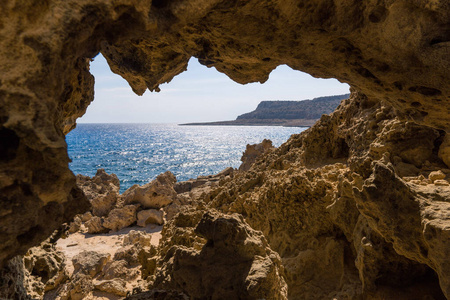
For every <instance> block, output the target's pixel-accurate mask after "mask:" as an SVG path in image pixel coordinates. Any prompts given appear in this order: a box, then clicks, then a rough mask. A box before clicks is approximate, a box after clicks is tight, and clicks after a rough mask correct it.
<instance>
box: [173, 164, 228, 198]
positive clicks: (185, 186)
mask: <svg viewBox="0 0 450 300" xmlns="http://www.w3.org/2000/svg"><path fill="white" fill-rule="evenodd" d="M233 172H234V169H233V168H232V167H228V168H226V169H224V170H222V171H220V172H219V173H217V174H215V175H209V176H199V177H197V179H189V180H186V181H181V182H177V183H175V185H174V189H175V191H176V192H177V193H178V194H181V193H187V192H190V191H192V190H193V189H195V188H198V187H200V186H203V185H205V184H208V185H211V184H213V183H218V182H219V181H220V180H221V179H223V178H225V177H227V176H231V175H232V174H233Z"/></svg>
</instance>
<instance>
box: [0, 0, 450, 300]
mask: <svg viewBox="0 0 450 300" xmlns="http://www.w3.org/2000/svg"><path fill="white" fill-rule="evenodd" d="M449 20H450V4H449V3H448V1H445V0H435V1H431V0H412V1H411V0H369V1H364V2H363V3H362V2H361V1H356V0H351V1H348V0H314V1H313V0H306V1H301V2H298V1H290V0H283V1H281V0H268V1H257V0H250V1H239V0H232V1H219V0H195V1H188V0H171V1H160V0H154V1H150V0H146V1H138V0H117V1H113V2H111V1H107V0H89V1H88V0H76V1H75V0H64V1H63V0H44V1H36V0H25V1H23V0H7V1H2V2H1V4H0V61H1V64H0V106H1V108H2V109H1V110H0V139H1V144H0V195H1V196H0V204H1V205H0V216H1V218H0V245H1V246H0V266H2V265H4V263H5V261H6V260H8V259H10V258H12V257H13V256H15V255H17V254H24V253H25V252H26V250H27V249H28V248H30V247H31V246H33V245H37V244H38V243H39V242H41V241H42V240H44V239H45V238H46V237H48V236H49V235H50V234H51V232H53V230H55V229H56V228H58V227H59V226H60V224H61V223H63V222H66V221H68V220H70V219H72V218H73V216H74V215H75V214H77V213H81V212H83V211H86V210H87V209H88V205H89V203H88V201H87V200H86V197H85V196H84V195H83V193H82V192H81V190H80V189H79V188H77V187H76V185H75V177H74V175H73V174H72V173H71V172H70V171H69V169H68V162H69V158H68V156H67V145H66V143H65V140H64V134H65V133H67V132H69V131H70V130H71V129H73V128H74V126H75V121H76V118H78V117H80V116H81V115H83V114H84V112H85V110H86V108H87V106H88V105H89V103H90V102H91V101H92V100H93V95H94V90H93V84H94V78H93V77H92V75H91V74H90V73H89V61H90V59H92V58H93V57H94V56H95V55H97V54H98V53H99V52H101V53H102V54H103V55H104V56H105V57H106V59H107V61H108V63H109V64H110V67H111V70H112V71H113V72H115V73H118V74H120V75H121V76H123V77H124V78H125V79H126V80H127V81H128V82H129V84H130V86H131V88H132V89H133V90H134V91H135V92H136V93H137V94H142V93H144V91H145V90H146V89H147V88H148V89H150V90H152V91H154V90H158V89H159V88H158V85H159V84H161V83H163V82H168V81H170V80H171V79H172V78H173V76H175V75H177V74H179V73H180V72H182V71H184V70H185V69H186V65H187V62H188V60H189V59H190V58H191V57H192V56H194V57H197V58H198V59H199V61H200V62H201V63H202V64H204V65H206V66H208V67H215V68H216V69H217V70H218V71H220V72H223V73H225V74H227V75H228V76H229V77H230V78H231V79H233V80H235V81H236V82H239V83H247V82H253V81H260V82H264V81H265V80H267V78H268V76H269V73H270V72H271V71H272V70H273V69H274V68H275V67H276V66H278V65H280V64H287V65H289V66H290V67H292V68H294V69H296V70H302V71H306V72H308V73H310V74H312V75H313V76H316V77H324V78H329V77H334V78H337V79H339V80H341V81H343V82H347V83H349V84H350V85H351V86H352V87H353V88H355V89H357V90H358V91H359V93H358V95H356V94H354V95H353V98H352V100H351V101H349V102H348V103H347V102H346V103H344V106H345V107H346V108H345V109H343V108H341V109H340V113H338V114H335V115H334V116H333V117H323V118H322V120H321V121H320V122H319V124H318V125H316V126H315V127H314V128H313V129H311V130H309V131H308V132H307V133H305V134H304V135H302V136H301V137H297V138H294V139H292V140H291V141H290V142H289V143H287V144H285V145H284V146H283V147H281V148H280V150H278V151H277V152H273V154H270V157H271V158H269V159H268V160H267V164H270V165H267V167H269V170H268V172H269V173H270V174H271V173H273V174H279V175H280V177H272V175H271V176H268V175H267V174H269V173H267V172H252V171H251V170H250V171H249V172H248V173H246V174H245V175H242V176H241V177H239V178H236V179H235V180H242V184H239V185H238V186H239V190H236V192H239V193H240V194H242V195H256V194H253V193H249V194H245V191H249V192H250V191H252V190H254V189H255V188H256V187H258V188H263V189H266V192H264V193H262V194H260V196H258V197H259V198H256V196H253V197H254V198H252V199H253V200H252V201H253V202H249V203H247V202H246V201H250V200H248V199H251V198H248V199H247V198H246V197H247V196H246V197H245V199H247V200H246V201H244V202H243V203H246V205H250V204H251V203H254V204H253V205H254V206H255V205H256V204H255V203H258V202H257V200H258V201H259V202H260V203H259V204H257V206H263V205H267V209H268V210H267V214H265V215H264V216H263V215H261V212H260V211H257V210H254V211H250V210H248V209H247V208H245V207H244V206H242V204H240V202H239V201H240V200H239V199H241V198H239V199H237V201H235V200H233V201H230V199H231V198H230V199H228V200H227V201H225V199H227V197H226V196H224V195H225V194H226V192H224V193H225V194H223V193H219V194H218V196H217V197H212V196H211V201H212V203H220V201H224V203H223V205H225V206H224V209H225V208H226V206H227V205H231V204H226V203H236V204H233V205H231V206H232V207H233V209H234V210H238V211H240V212H241V213H242V214H243V215H244V216H245V217H246V219H247V221H248V222H249V223H250V225H251V226H253V227H255V228H256V229H258V228H259V229H261V230H262V231H263V232H264V233H265V235H266V236H267V238H268V240H269V243H271V247H272V248H273V249H274V250H276V251H278V252H279V254H280V255H281V257H284V259H285V262H284V263H285V264H286V269H289V268H291V270H294V269H295V268H297V270H299V271H301V270H304V269H305V266H306V264H307V263H306V262H311V261H314V260H321V259H322V258H324V257H326V258H330V259H329V261H330V262H333V263H336V266H335V267H333V270H340V271H336V272H337V273H336V274H338V273H340V274H344V275H343V277H342V278H343V279H342V280H343V281H342V284H343V285H339V286H349V285H351V286H355V284H356V286H359V284H360V283H358V281H357V280H356V281H355V280H354V279H353V278H354V276H358V277H359V278H360V279H361V282H363V284H362V285H361V289H362V291H363V293H365V291H368V292H367V293H369V292H370V291H371V290H372V291H375V290H374V289H373V286H374V285H375V286H376V287H380V286H384V285H383V284H384V283H383V282H382V281H381V282H380V281H379V280H378V279H374V278H379V274H391V273H393V272H394V271H393V270H392V269H393V268H394V267H393V265H394V266H406V267H405V268H404V269H403V267H398V268H399V269H403V270H405V272H404V273H408V274H416V275H417V276H414V278H420V276H421V275H420V274H425V273H427V272H429V270H428V271H427V270H424V269H423V266H417V264H421V265H426V266H427V268H431V269H432V270H434V272H435V273H436V274H437V276H438V277H439V280H440V286H441V288H442V290H443V291H444V293H445V294H446V295H447V296H448V295H449V291H448V286H447V284H446V282H448V277H447V276H448V274H446V270H447V269H448V267H446V265H445V260H444V258H445V255H447V254H446V253H445V251H444V252H442V251H441V250H440V249H446V247H447V246H446V244H445V243H446V242H447V240H446V237H447V235H448V229H447V228H448V227H446V226H447V223H446V222H447V221H446V220H447V219H445V218H446V216H447V215H446V212H447V210H445V209H444V208H443V207H445V205H446V203H448V194H447V190H446V189H447V188H448V187H447V186H446V185H445V184H446V183H445V182H444V181H439V180H445V178H444V179H436V180H434V179H433V178H427V177H426V176H425V175H427V172H428V170H427V169H424V168H437V169H442V170H445V168H446V167H448V166H449V161H450V159H449V156H448V154H449V149H450V137H449V136H450V135H449V134H448V132H449V128H450V126H449V125H450V121H449V120H450V118H449V117H448V116H449V112H450V101H449V95H450V86H449V85H448V82H449V76H450V75H449V73H448V70H449V67H450V61H449V60H448V57H449V42H450V38H449V36H450V33H449V29H448V28H449V27H450V26H449V25H450V24H449V23H450V21H449ZM411 121H412V122H411ZM445 131H446V132H447V135H445ZM385 153H387V154H386V155H384V154H385ZM275 156H277V157H275ZM375 162H376V163H375ZM337 163H342V165H339V164H337ZM345 163H346V164H347V165H345ZM372 163H373V165H372ZM442 163H446V164H447V166H444V165H443V164H442ZM289 168H291V170H292V171H289V172H292V173H288V170H289ZM420 172H422V173H423V174H421V173H420ZM354 173H355V174H356V175H353V174H354ZM293 174H296V175H295V176H296V177H295V176H294V175H293ZM417 174H419V175H417ZM420 175H422V176H420ZM444 175H445V176H447V175H446V173H445V172H444ZM293 176H294V177H293ZM335 177H337V179H335ZM384 177H386V178H390V179H391V180H390V182H384V181H383V179H382V178H384ZM408 177H411V178H409V179H408ZM432 177H433V176H432ZM319 178H322V179H321V180H319ZM323 178H325V179H323ZM236 182H237V181H236ZM286 184H287V186H285V185H286ZM292 185H294V186H298V188H293V189H291V190H286V189H285V188H282V187H283V186H285V187H286V188H291V186H292ZM428 185H433V186H435V188H434V189H435V190H432V189H431V190H430V188H426V189H425V187H428ZM235 189H236V188H231V189H230V190H235ZM389 189H391V190H389ZM423 189H425V190H423ZM331 191H334V192H331ZM286 193H287V194H286ZM295 193H298V194H295ZM228 194H229V195H230V196H229V197H232V196H231V194H230V192H228ZM289 195H291V196H289ZM291 198H292V199H298V198H300V199H304V201H291V200H288V199H291ZM221 199H222V200H221ZM242 199H244V198H242ZM264 199H267V200H264ZM272 199H278V200H277V201H279V202H281V203H284V202H286V203H290V204H292V205H294V206H299V209H300V207H301V206H304V208H302V210H303V211H304V213H305V216H309V217H305V218H300V217H292V216H291V217H289V216H288V215H286V216H285V217H284V218H281V217H280V216H282V215H283V214H287V213H288V212H287V211H285V210H289V209H288V208H287V207H286V206H279V205H278V206H276V205H275V204H271V203H272V202H271V201H269V200H272ZM333 199H334V200H333ZM385 199H393V200H394V199H397V200H395V201H388V202H386V201H383V200H385ZM312 200H314V201H312ZM264 203H266V204H264ZM436 203H438V204H436ZM330 205H331V206H330ZM336 205H337V206H336ZM250 207H251V206H250ZM333 207H335V208H334V209H332V208H333ZM430 207H431V208H430ZM269 208H270V209H269ZM347 208H348V209H347ZM230 209H231V208H230ZM247 210H248V211H247ZM291 210H294V209H291ZM324 211H325V212H327V213H324ZM328 211H329V212H328ZM339 212H345V214H344V215H345V216H344V217H343V216H342V215H343V214H342V213H339ZM400 212H401V213H400ZM403 213H405V214H406V215H407V216H408V218H407V219H403V218H398V216H403ZM328 214H329V215H330V216H329V215H328ZM378 214H381V215H378ZM321 215H325V216H326V218H325V217H324V220H325V221H324V223H323V225H322V226H321V227H323V228H322V229H320V230H318V231H317V232H315V231H312V232H311V233H308V234H309V235H312V236H313V237H316V239H317V242H312V244H311V245H310V246H308V247H310V248H305V246H304V244H302V243H303V242H304V241H306V240H310V239H309V238H306V237H303V235H305V234H307V233H298V230H299V228H303V227H305V228H315V227H316V225H318V224H316V223H317V222H318V221H317V218H318V216H321ZM269 216H273V220H272V219H269ZM331 216H334V217H333V218H334V219H333V218H331ZM361 218H363V219H361ZM386 218H387V219H386ZM405 218H406V217H405ZM393 220H394V221H395V222H393ZM269 221H270V222H269ZM314 224H316V225H314ZM321 224H322V223H321ZM355 224H356V225H355ZM275 225H279V226H280V228H285V229H283V230H282V232H284V234H286V235H287V237H290V236H295V237H296V236H297V235H299V239H298V240H299V241H298V242H296V243H298V247H297V248H296V247H294V246H293V245H290V246H288V245H284V243H285V242H284V240H283V239H280V240H279V241H278V240H277V239H278V238H275V235H274V234H272V233H271V232H273V230H274V229H273V227H274V226H275ZM406 225H407V226H408V228H410V229H408V231H407V233H408V234H406V236H407V237H406V236H404V232H403V231H402V230H401V228H402V227H403V226H406ZM355 226H356V227H355ZM294 228H297V230H295V229H294ZM355 228H367V230H366V231H362V229H361V230H356V231H355ZM399 228H400V229H399ZM354 231H355V233H354ZM332 232H333V234H331V233H332ZM362 232H364V237H363V238H365V239H364V241H368V242H367V243H366V242H363V243H360V242H361V241H363V239H359V236H360V235H361V234H362ZM322 233H324V235H322ZM354 235H355V236H354ZM344 237H345V238H344ZM286 240H287V239H286ZM346 240H347V241H346ZM408 240H409V241H408ZM349 241H351V242H352V243H357V244H355V245H356V246H351V245H349V244H348V242H349ZM277 243H278V244H279V245H278V244H277ZM360 244H361V245H360ZM302 245H303V246H302ZM302 247H303V248H302ZM447 248H448V247H447ZM295 249H300V250H301V251H306V252H302V253H296V252H295ZM308 249H313V250H314V249H317V250H319V251H312V252H311V251H309V252H308ZM326 249H331V250H333V251H331V250H330V251H331V252H327V251H328V250H326ZM334 249H341V250H339V251H340V253H341V254H342V253H343V255H341V254H339V253H336V252H334ZM352 249H353V250H352ZM367 249H372V250H370V251H369V250H367ZM373 249H375V250H373ZM377 249H378V250H377ZM318 253H322V254H318ZM298 255H300V256H299V258H298V259H294V260H293V262H292V264H291V263H290V261H289V260H286V258H289V257H292V258H295V257H297V256H298ZM308 255H309V256H308ZM333 255H334V256H336V257H341V258H342V259H341V260H340V262H339V263H337V262H335V260H333V259H331V257H334V256H333ZM302 257H303V258H302ZM308 257H310V258H308ZM377 257H378V258H379V257H392V259H390V261H394V262H398V264H397V263H396V264H393V265H386V264H384V263H383V261H382V260H381V259H379V261H380V264H378V265H377V267H373V268H366V267H365V266H366V265H371V264H370V262H371V261H374V260H375V261H376V260H377ZM398 257H402V258H398ZM353 259H357V266H356V267H354V268H352V267H351V263H349V261H350V262H351V261H352V260H353ZM402 259H406V261H403V260H402ZM288 265H292V267H288ZM312 265H314V264H312ZM374 266H375V265H374ZM355 268H356V269H355ZM306 269H307V268H306ZM406 270H414V272H409V271H406ZM424 272H425V273H424ZM319 273H320V272H319ZM322 273H323V275H324V276H326V275H330V276H331V274H328V273H325V271H323V272H322ZM322 273H320V274H322ZM331 273H333V272H331ZM377 274H378V275H377ZM287 276H288V284H289V282H291V283H292V282H300V279H299V278H302V279H305V280H307V281H306V283H308V282H314V278H312V279H311V278H305V277H303V276H300V275H295V272H294V273H293V272H290V273H289V272H288V275H287ZM381 277H383V276H381ZM333 278H337V277H333ZM399 278H400V279H399V282H402V280H403V279H402V278H403V277H402V276H400V277H399ZM374 280H375V282H374ZM377 280H378V281H377ZM446 280H447V281H446ZM355 282H356V283H355ZM394 282H396V280H394ZM337 284H338V283H337V282H335V281H333V280H330V281H328V285H327V286H328V287H327V288H324V290H326V291H330V293H333V292H332V291H334V287H335V286H336V285H337ZM339 284H341V282H339ZM311 288H313V284H312V283H311ZM307 290H308V289H307ZM349 290H351V289H350V288H349ZM308 291H309V290H308ZM378 291H379V290H378ZM303 293H306V292H305V291H303V290H298V291H296V290H295V288H294V290H292V289H291V290H290V294H291V295H302V294H303Z"/></svg>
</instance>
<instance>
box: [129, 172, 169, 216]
mask: <svg viewBox="0 0 450 300" xmlns="http://www.w3.org/2000/svg"><path fill="white" fill-rule="evenodd" d="M176 181H177V180H176V178H175V176H174V175H173V174H172V173H171V172H169V171H167V172H165V173H164V174H160V175H158V176H157V177H156V179H155V180H153V181H152V182H150V183H147V184H145V185H143V186H139V185H134V186H132V187H131V188H129V189H128V190H126V191H125V192H124V193H123V195H122V199H123V201H124V203H125V204H132V203H137V204H140V205H141V206H142V207H143V208H156V209H158V208H161V207H164V206H167V205H169V204H170V203H172V202H173V200H174V199H176V197H177V193H176V192H175V190H174V188H173V186H174V184H175V183H176Z"/></svg>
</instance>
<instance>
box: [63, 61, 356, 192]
mask: <svg viewBox="0 0 450 300" xmlns="http://www.w3.org/2000/svg"><path fill="white" fill-rule="evenodd" d="M90 71H91V73H92V74H93V75H94V77H95V81H96V82H95V101H94V102H93V103H92V104H91V105H90V106H89V107H88V110H87V113H86V114H85V116H83V117H82V118H81V119H79V121H78V125H77V128H76V129H75V130H73V131H72V132H70V133H69V134H68V135H67V136H66V140H67V143H68V151H69V156H70V158H71V160H72V162H71V165H70V167H71V169H72V171H73V172H74V173H75V174H83V175H88V176H94V175H95V173H96V171H97V169H105V170H106V171H107V172H108V173H114V174H117V175H118V177H119V179H120V183H121V192H124V191H125V190H126V189H128V188H129V187H131V186H132V185H133V184H140V185H143V184H145V183H148V182H150V181H151V180H153V179H155V178H156V176H157V175H159V174H162V173H164V172H165V171H168V170H169V171H171V172H172V173H174V175H175V176H176V177H177V179H178V180H179V181H184V180H188V179H191V178H196V177H198V176H206V175H211V174H216V173H219V172H220V171H222V170H224V169H225V168H227V167H233V168H237V167H239V165H240V164H241V161H240V158H241V155H242V153H243V152H244V150H245V145H247V144H258V143H260V142H262V141H263V140H264V139H266V138H267V139H270V140H272V142H273V144H274V146H279V145H281V144H282V143H283V142H285V141H286V140H287V139H288V138H289V136H290V135H291V134H295V133H300V132H302V131H304V130H305V129H306V128H307V127H306V126H293V127H290V126H287V127H285V126H270V125H271V123H270V122H271V120H262V122H266V124H262V125H266V126H179V124H183V123H190V124H192V123H194V124H196V123H203V122H215V121H228V120H235V119H239V118H240V117H241V116H240V115H242V116H244V117H245V115H247V114H248V113H249V112H251V111H252V110H254V109H255V107H257V106H258V105H260V106H261V108H262V109H267V108H266V107H265V106H264V105H263V104H262V103H261V104H259V103H260V102H261V101H264V100H275V101H278V100H281V102H279V103H282V102H283V101H286V100H294V101H299V100H306V99H313V98H317V97H320V96H333V95H340V94H347V93H348V85H346V84H343V83H339V82H338V81H337V80H335V79H328V80H325V79H315V78H313V77H312V76H310V75H308V74H306V73H302V72H298V71H294V70H292V69H290V68H289V67H287V66H280V67H278V68H277V69H276V70H274V71H273V72H272V73H271V75H270V79H269V80H268V81H267V82H265V83H264V84H259V83H252V84H247V85H241V84H237V83H235V82H233V81H232V80H230V79H229V78H228V77H227V76H226V75H224V74H222V73H219V72H217V71H216V70H215V69H214V68H205V67H204V66H202V65H200V64H199V63H198V62H197V60H196V59H195V58H192V59H191V60H190V62H189V65H188V69H187V71H186V72H184V73H182V74H180V75H178V76H177V77H175V78H174V79H173V80H172V81H171V82H170V84H164V85H163V86H162V88H161V91H160V92H159V93H156V92H147V93H146V94H144V95H143V96H142V97H137V96H136V95H135V94H134V93H133V92H132V91H131V89H130V87H129V86H128V84H127V83H126V81H124V80H123V79H122V78H121V77H120V76H117V75H115V74H114V73H112V72H111V71H110V69H109V66H108V65H107V62H106V60H105V59H104V58H103V56H102V55H101V54H100V55H98V56H97V57H96V58H95V59H94V61H93V62H91V68H90ZM327 101H328V100H327ZM333 101H334V102H333V103H339V102H340V100H333ZM323 103H325V102H318V104H317V105H318V111H319V112H321V110H323V109H329V108H328V106H327V107H325V108H323V107H322V106H324V105H334V104H327V103H325V104H323ZM283 105H285V104H283ZM336 106H337V105H336ZM282 109H283V110H289V108H282ZM245 113H247V114H245ZM283 113H284V114H289V116H288V118H290V119H295V111H291V112H289V111H285V112H283ZM308 113H309V112H308ZM238 116H239V117H238ZM237 117H238V118H237ZM257 118H259V116H257ZM262 118H266V116H262ZM294 121H295V120H294ZM231 125H233V124H231ZM250 125H251V124H250ZM259 125H261V124H259Z"/></svg>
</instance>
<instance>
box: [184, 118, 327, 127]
mask: <svg viewBox="0 0 450 300" xmlns="http://www.w3.org/2000/svg"><path fill="white" fill-rule="evenodd" d="M317 121H318V120H308V119H293V120H284V119H267V120H264V121H259V120H258V121H256V120H255V121H250V120H245V121H244V120H242V121H241V120H230V121H216V122H195V123H182V124H178V126H281V127H311V126H313V125H314V124H315V123H316V122H317Z"/></svg>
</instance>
